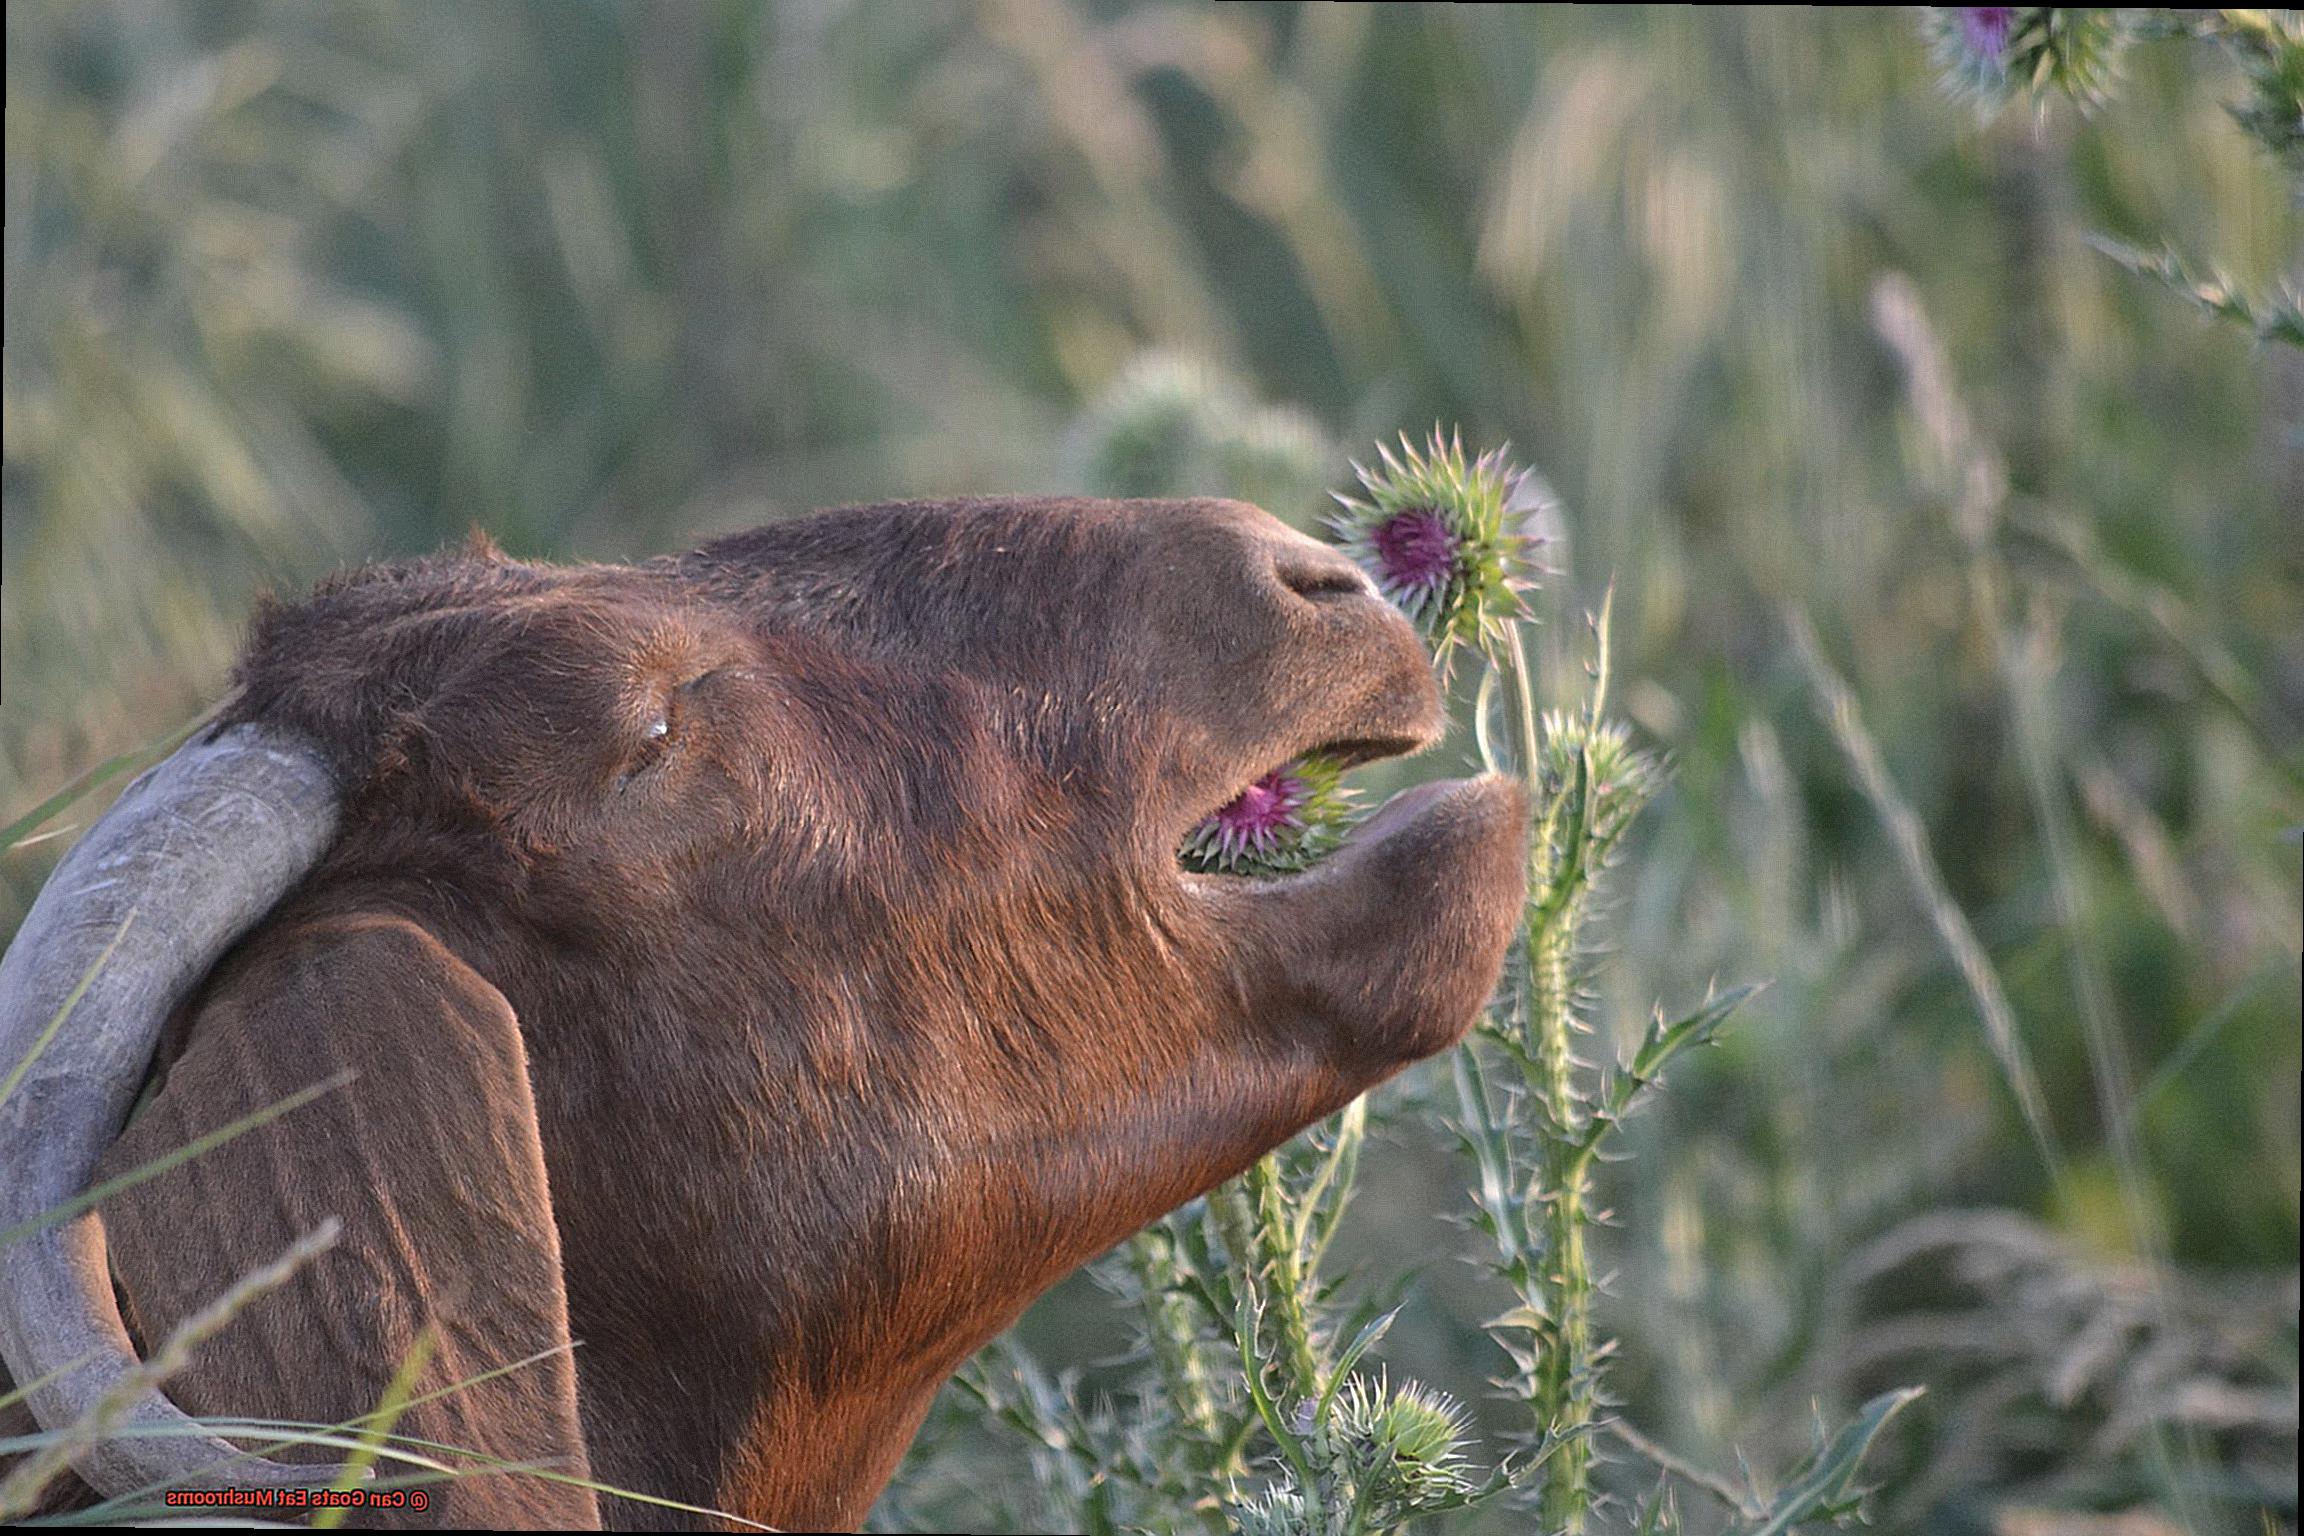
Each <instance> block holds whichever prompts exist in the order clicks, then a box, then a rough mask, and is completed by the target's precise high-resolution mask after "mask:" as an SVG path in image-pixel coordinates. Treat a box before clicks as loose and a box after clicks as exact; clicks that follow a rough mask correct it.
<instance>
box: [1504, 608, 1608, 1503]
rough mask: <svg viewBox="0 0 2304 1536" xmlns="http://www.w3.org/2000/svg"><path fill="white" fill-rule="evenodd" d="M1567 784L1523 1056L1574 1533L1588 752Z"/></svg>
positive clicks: (1552, 1464)
mask: <svg viewBox="0 0 2304 1536" xmlns="http://www.w3.org/2000/svg"><path fill="white" fill-rule="evenodd" d="M1507 655H1508V658H1509V664H1510V667H1511V672H1512V681H1513V687H1514V691H1515V694H1516V696H1517V702H1518V704H1519V712H1520V733H1521V743H1522V748H1521V750H1522V758H1521V761H1522V764H1523V771H1524V772H1525V773H1526V774H1527V775H1528V777H1529V779H1530V781H1531V784H1530V787H1531V789H1532V790H1533V791H1534V792H1535V793H1537V794H1539V795H1542V794H1544V791H1545V789H1546V786H1545V785H1544V784H1543V783H1542V782H1541V781H1542V778H1543V762H1544V759H1543V756H1542V753H1541V743H1540V739H1539V736H1538V717H1537V714H1536V709H1535V686H1534V683H1533V681H1532V679H1531V678H1530V676H1529V668H1528V652H1527V647H1526V645H1525V644H1524V643H1523V641H1522V639H1521V635H1520V626H1519V625H1518V624H1516V623H1515V624H1513V625H1511V626H1510V627H1509V630H1508V647H1507ZM1576 762H1577V776H1576V782H1575V783H1573V784H1571V785H1563V786H1556V787H1555V788H1554V792H1553V793H1552V794H1551V795H1550V796H1549V797H1548V798H1547V799H1546V800H1543V801H1540V802H1539V803H1541V804H1544V806H1545V812H1544V820H1545V822H1546V823H1547V825H1546V826H1545V827H1543V828H1540V829H1539V833H1538V836H1537V838H1536V840H1535V849H1536V851H1535V853H1534V855H1533V857H1534V859H1535V861H1536V867H1535V868H1534V869H1532V870H1531V871H1530V873H1531V875H1532V876H1533V877H1534V878H1533V879H1532V880H1531V882H1530V887H1529V892H1530V906H1531V913H1530V917H1529V921H1528V926H1527V932H1526V937H1525V943H1526V947H1527V961H1528V1008H1527V1012H1526V1023H1525V1026H1524V1028H1525V1031H1526V1033H1525V1036H1524V1038H1523V1042H1522V1043H1523V1045H1524V1046H1525V1053H1524V1054H1523V1055H1522V1057H1521V1059H1522V1061H1523V1063H1524V1070H1525V1072H1526V1075H1527V1078H1528V1086H1529V1090H1530V1092H1531V1094H1532V1095H1533V1097H1534V1100H1535V1102H1536V1103H1538V1104H1540V1105H1541V1106H1542V1107H1543V1112H1544V1119H1545V1121H1546V1133H1545V1134H1544V1135H1543V1137H1542V1138H1541V1142H1540V1146H1541V1149H1542V1150H1541V1162H1540V1164H1539V1168H1540V1177H1541V1179H1542V1181H1543V1195H1542V1198H1543V1201H1544V1220H1543V1228H1544V1234H1545V1239H1546V1241H1545V1245H1544V1257H1545V1262H1544V1264H1543V1266H1542V1268H1541V1270H1540V1272H1539V1274H1538V1276H1537V1277H1536V1288H1537V1293H1538V1299H1539V1302H1540V1305H1539V1307H1538V1310H1539V1312H1540V1313H1541V1314H1542V1315H1543V1316H1544V1317H1545V1318H1546V1319H1547V1320H1548V1324H1549V1326H1548V1328H1547V1329H1546V1330H1545V1332H1546V1333H1547V1334H1548V1335H1549V1337H1546V1336H1545V1334H1539V1336H1538V1345H1539V1350H1540V1363H1539V1365H1538V1369H1537V1373H1536V1376H1535V1380H1534V1383H1533V1385H1534V1389H1535V1390H1534V1396H1533V1400H1532V1401H1531V1403H1530V1405H1529V1406H1530V1407H1531V1408H1532V1409H1533V1410H1534V1412H1535V1416H1536V1420H1537V1425H1536V1427H1537V1430H1538V1432H1539V1433H1541V1434H1545V1435H1548V1436H1557V1437H1561V1438H1560V1443H1559V1449H1558V1450H1557V1451H1556V1452H1555V1453H1554V1455H1553V1456H1552V1458H1551V1459H1550V1461H1549V1462H1547V1463H1546V1466H1545V1472H1544V1485H1543V1493H1542V1496H1541V1508H1542V1512H1543V1517H1544V1525H1545V1528H1546V1529H1548V1530H1559V1531H1566V1532H1569V1533H1571V1536H1573V1533H1577V1532H1581V1531H1582V1530H1583V1529H1584V1518H1585V1512H1586V1510H1587V1507H1588V1506H1589V1504H1590V1502H1591V1490H1590V1481H1591V1459H1592V1458H1591V1447H1590V1445H1589V1444H1588V1442H1587V1438H1586V1432H1587V1430H1588V1429H1589V1427H1590V1425H1591V1423H1592V1418H1593V1412H1594V1407H1595V1403H1594V1391H1593V1378H1594V1369H1593V1365H1594V1362H1593V1359H1592V1318H1591V1307H1592V1276H1591V1266H1590V1261H1589V1258H1588V1256H1587V1254H1586V1251H1585V1244H1584V1226H1585V1221H1586V1211H1585V1197H1586V1193H1587V1169H1588V1166H1589V1164H1588V1161H1587V1160H1586V1159H1585V1158H1583V1157H1582V1156H1580V1155H1579V1144H1580V1143H1581V1142H1582V1141H1583V1139H1584V1138H1583V1134H1582V1131H1583V1127H1582V1109H1581V1106H1580V1104H1579V1103H1578V1100H1577V1095H1576V1055H1575V1049H1574V1034H1575V1029H1576V1021H1575V995H1574V988H1575V960H1576V938H1577V928H1578V925H1579V923H1580V921H1581V919H1582V916H1583V908H1584V893H1585V892H1586V891H1587V890H1588V889H1589V888H1590V887H1589V882H1588V881H1587V880H1586V879H1585V878H1584V872H1583V870H1582V869H1581V868H1579V867H1578V866H1580V865H1582V863H1583V859H1582V856H1581V848H1582V845H1583V838H1582V837H1581V836H1579V835H1577V833H1576V831H1575V830H1570V832H1569V835H1568V836H1566V837H1565V838H1563V837H1562V836H1561V835H1560V832H1561V827H1560V821H1561V819H1562V818H1563V817H1565V818H1566V819H1567V823H1568V827H1569V828H1570V829H1575V828H1578V827H1580V826H1588V825H1589V796H1590V787H1591V785H1590V760H1589V757H1588V755H1587V754H1584V753H1581V752H1580V753H1579V754H1578V756H1577V760H1576Z"/></svg>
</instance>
